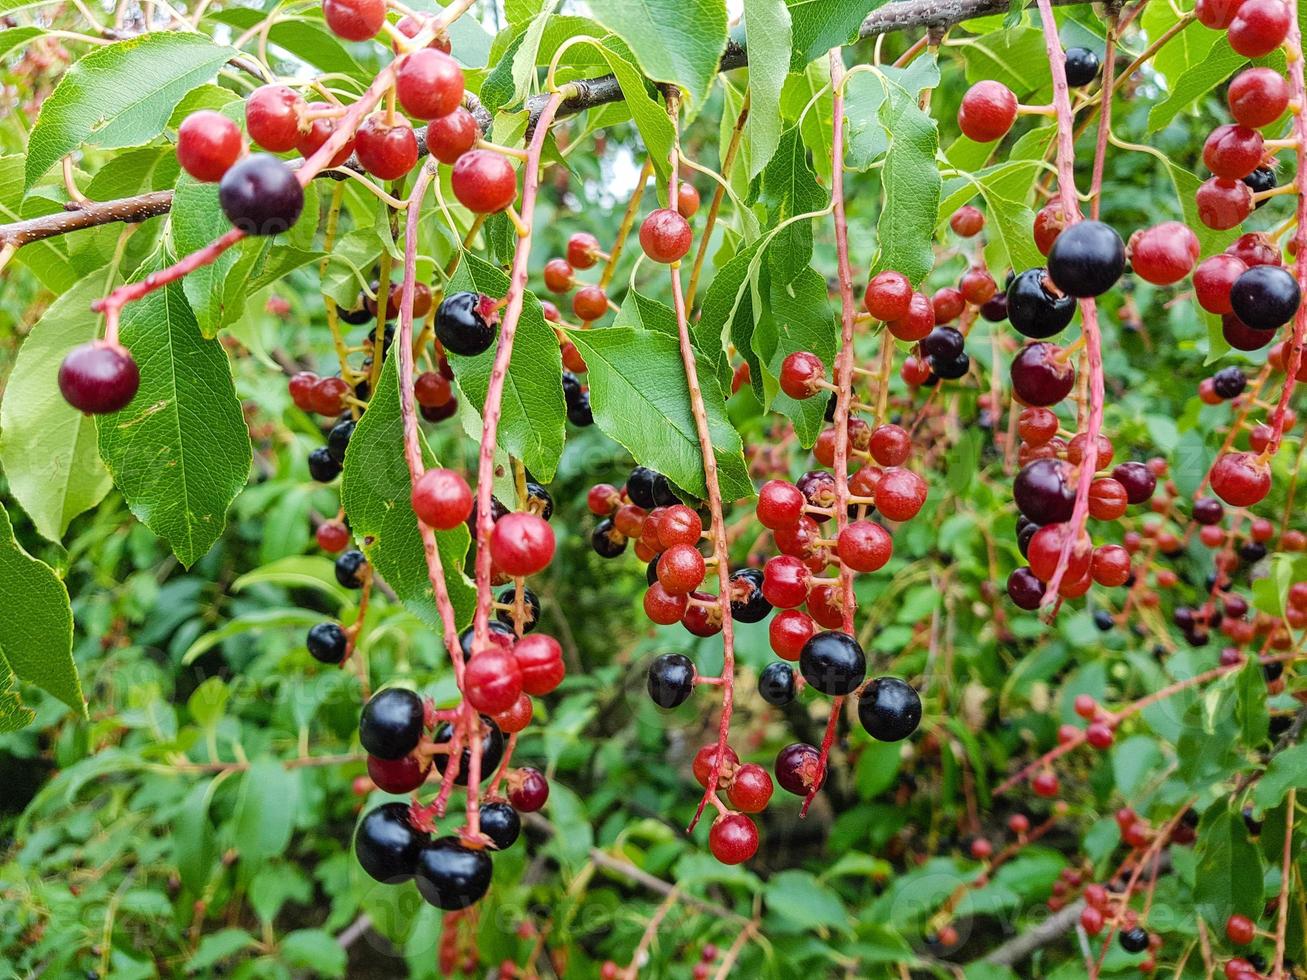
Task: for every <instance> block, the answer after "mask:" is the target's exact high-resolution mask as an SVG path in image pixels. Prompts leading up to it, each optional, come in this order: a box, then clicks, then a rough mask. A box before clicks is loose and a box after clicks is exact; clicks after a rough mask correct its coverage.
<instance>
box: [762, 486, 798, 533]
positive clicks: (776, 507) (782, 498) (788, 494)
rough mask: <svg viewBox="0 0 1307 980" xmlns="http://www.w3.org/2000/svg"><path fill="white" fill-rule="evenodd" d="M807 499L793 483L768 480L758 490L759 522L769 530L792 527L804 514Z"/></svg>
mask: <svg viewBox="0 0 1307 980" xmlns="http://www.w3.org/2000/svg"><path fill="white" fill-rule="evenodd" d="M805 503H806V501H805V500H804V497H803V493H802V492H801V491H800V490H799V488H798V487H796V486H795V485H794V484H793V483H787V482H785V481H784V480H768V481H767V482H766V483H764V484H763V485H762V489H760V490H759V491H758V508H757V516H758V523H759V524H761V525H762V526H763V527H765V528H768V529H769V530H773V531H774V530H776V529H777V528H781V527H792V526H793V525H795V524H797V523H798V522H799V518H801V517H802V516H803V507H804V504H805Z"/></svg>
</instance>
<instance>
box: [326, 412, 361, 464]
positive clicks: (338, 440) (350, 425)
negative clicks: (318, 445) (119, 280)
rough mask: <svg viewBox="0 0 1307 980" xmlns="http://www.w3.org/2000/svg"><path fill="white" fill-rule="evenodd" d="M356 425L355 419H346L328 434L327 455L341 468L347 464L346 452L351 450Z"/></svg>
mask: <svg viewBox="0 0 1307 980" xmlns="http://www.w3.org/2000/svg"><path fill="white" fill-rule="evenodd" d="M356 425H358V423H357V422H355V421H354V420H353V419H345V420H344V421H343V422H337V423H336V424H335V425H334V426H332V429H331V431H330V432H328V433H327V455H328V456H330V457H331V458H332V459H334V460H335V461H336V462H337V464H339V465H341V466H343V465H344V464H345V450H346V449H348V448H349V440H350V437H351V436H353V435H354V427H355V426H356Z"/></svg>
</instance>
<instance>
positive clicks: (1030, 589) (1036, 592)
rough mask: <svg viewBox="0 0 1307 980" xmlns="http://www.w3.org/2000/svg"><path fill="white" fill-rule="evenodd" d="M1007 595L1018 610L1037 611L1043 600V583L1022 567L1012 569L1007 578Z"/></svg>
mask: <svg viewBox="0 0 1307 980" xmlns="http://www.w3.org/2000/svg"><path fill="white" fill-rule="evenodd" d="M1007 595H1008V598H1009V599H1011V600H1012V602H1013V604H1014V605H1015V606H1016V607H1017V608H1018V609H1025V610H1026V611H1031V610H1034V609H1038V608H1039V602H1040V600H1041V599H1043V598H1044V583H1043V582H1041V581H1039V579H1038V578H1037V577H1036V576H1035V573H1034V572H1032V571H1031V570H1030V569H1029V568H1027V567H1026V566H1024V565H1023V566H1021V567H1020V568H1014V569H1013V570H1012V574H1011V575H1009V576H1008V577H1007Z"/></svg>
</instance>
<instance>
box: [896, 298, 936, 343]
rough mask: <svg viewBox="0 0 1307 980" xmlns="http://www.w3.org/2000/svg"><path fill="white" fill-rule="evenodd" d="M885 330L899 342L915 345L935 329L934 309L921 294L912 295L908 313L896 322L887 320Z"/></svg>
mask: <svg viewBox="0 0 1307 980" xmlns="http://www.w3.org/2000/svg"><path fill="white" fill-rule="evenodd" d="M885 329H886V330H888V331H889V332H890V333H891V334H892V335H893V336H894V337H896V338H897V339H899V340H906V341H908V342H909V343H915V342H916V341H918V340H924V339H925V338H926V337H927V336H928V335H929V334H930V332H931V331H932V330H933V329H935V308H934V306H933V305H932V304H931V302H930V300H929V299H927V298H926V296H925V295H923V294H922V293H913V294H912V298H911V299H910V300H909V301H908V312H907V313H905V314H904V315H903V316H901V317H899V318H898V319H897V320H887V321H886V322H885Z"/></svg>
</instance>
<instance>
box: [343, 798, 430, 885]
mask: <svg viewBox="0 0 1307 980" xmlns="http://www.w3.org/2000/svg"><path fill="white" fill-rule="evenodd" d="M408 812H409V807H408V804H407V803H383V804H382V805H381V806H379V807H377V808H376V809H375V810H371V811H369V812H368V814H367V816H365V817H364V818H363V820H362V822H360V823H359V829H358V833H357V834H355V836H354V854H355V855H356V856H357V857H358V861H359V865H360V866H361V867H362V868H363V870H364V871H366V872H367V873H368V874H369V875H371V876H372V877H373V878H375V879H376V880H377V881H381V882H385V883H386V884H391V885H393V884H398V883H399V882H402V881H408V879H410V878H412V877H413V871H414V869H415V867H416V866H417V860H418V854H419V853H420V852H421V851H422V846H423V844H425V843H426V841H425V840H424V839H423V835H422V834H419V833H418V832H417V831H416V830H414V829H413V825H412V824H410V823H409V821H408Z"/></svg>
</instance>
